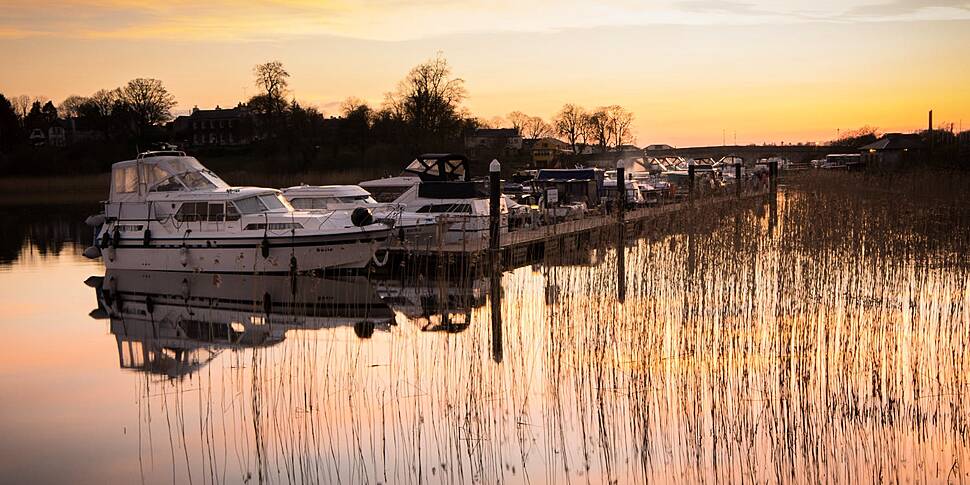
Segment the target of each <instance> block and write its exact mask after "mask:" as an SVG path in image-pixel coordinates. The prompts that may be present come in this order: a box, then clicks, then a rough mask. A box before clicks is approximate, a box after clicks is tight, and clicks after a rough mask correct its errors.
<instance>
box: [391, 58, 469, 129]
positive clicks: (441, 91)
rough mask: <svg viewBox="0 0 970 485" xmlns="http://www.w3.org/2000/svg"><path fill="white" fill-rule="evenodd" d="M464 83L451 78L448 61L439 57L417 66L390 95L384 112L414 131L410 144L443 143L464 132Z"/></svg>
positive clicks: (461, 80) (465, 92)
mask: <svg viewBox="0 0 970 485" xmlns="http://www.w3.org/2000/svg"><path fill="white" fill-rule="evenodd" d="M467 94H468V93H467V91H466V90H465V81H464V80H463V79H461V78H456V77H452V75H451V67H450V66H449V65H448V61H447V60H446V59H445V58H444V57H442V55H441V53H440V52H439V53H438V55H436V56H435V57H433V58H431V59H429V60H428V61H426V62H424V63H422V64H420V65H418V66H415V67H414V68H413V69H411V71H410V72H409V73H408V75H407V76H405V78H404V79H402V80H401V82H399V83H398V86H397V89H396V90H395V91H394V92H391V93H387V95H386V97H385V103H384V109H385V110H387V111H388V112H390V113H391V114H392V116H393V117H394V118H396V119H398V120H401V121H403V122H404V123H405V124H406V125H407V126H409V127H410V129H411V135H412V137H418V138H421V139H414V138H412V140H410V142H409V143H413V144H417V145H421V144H422V143H429V144H434V143H440V142H441V138H442V137H446V136H457V135H458V133H459V132H460V131H461V122H462V116H463V114H464V113H465V112H464V111H463V110H462V109H461V106H460V104H461V102H462V100H464V99H465V97H466V96H467Z"/></svg>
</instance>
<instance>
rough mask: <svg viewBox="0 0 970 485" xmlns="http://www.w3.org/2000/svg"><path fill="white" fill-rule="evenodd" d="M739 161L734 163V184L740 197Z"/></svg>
mask: <svg viewBox="0 0 970 485" xmlns="http://www.w3.org/2000/svg"><path fill="white" fill-rule="evenodd" d="M741 182H742V180H741V162H738V163H735V164H734V185H735V186H736V187H735V189H736V190H737V193H738V198H739V199H740V198H741Z"/></svg>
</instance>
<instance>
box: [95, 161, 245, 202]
mask: <svg viewBox="0 0 970 485" xmlns="http://www.w3.org/2000/svg"><path fill="white" fill-rule="evenodd" d="M228 188H229V185H228V184H227V183H226V182H224V181H223V180H222V179H220V178H219V177H218V176H217V175H215V174H214V173H212V172H210V171H209V170H208V169H206V168H205V167H204V166H203V165H202V164H201V163H199V161H198V160H196V159H195V157H188V156H184V155H172V156H152V157H139V158H137V159H135V160H127V161H124V162H118V163H116V164H114V165H112V166H111V195H110V198H109V200H110V201H111V202H142V201H145V198H146V196H147V195H148V193H149V192H178V191H194V190H219V189H228Z"/></svg>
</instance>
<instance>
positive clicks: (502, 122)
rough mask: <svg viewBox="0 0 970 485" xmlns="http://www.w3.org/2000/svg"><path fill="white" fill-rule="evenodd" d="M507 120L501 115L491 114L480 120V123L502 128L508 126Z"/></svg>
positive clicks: (485, 125) (487, 126)
mask: <svg viewBox="0 0 970 485" xmlns="http://www.w3.org/2000/svg"><path fill="white" fill-rule="evenodd" d="M508 123H509V122H508V120H506V119H505V118H503V117H501V116H493V117H491V118H489V119H487V120H483V121H481V123H480V124H481V125H482V126H484V127H486V128H504V127H506V126H508Z"/></svg>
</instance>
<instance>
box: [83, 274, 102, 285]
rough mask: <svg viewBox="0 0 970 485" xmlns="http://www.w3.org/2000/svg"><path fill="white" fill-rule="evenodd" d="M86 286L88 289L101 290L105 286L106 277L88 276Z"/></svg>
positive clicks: (85, 281)
mask: <svg viewBox="0 0 970 485" xmlns="http://www.w3.org/2000/svg"><path fill="white" fill-rule="evenodd" d="M84 285H85V286H87V287H88V288H101V287H102V286H103V285H104V276H88V279H86V280H84Z"/></svg>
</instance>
